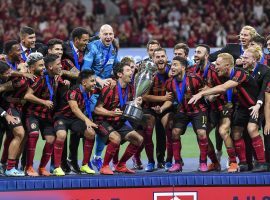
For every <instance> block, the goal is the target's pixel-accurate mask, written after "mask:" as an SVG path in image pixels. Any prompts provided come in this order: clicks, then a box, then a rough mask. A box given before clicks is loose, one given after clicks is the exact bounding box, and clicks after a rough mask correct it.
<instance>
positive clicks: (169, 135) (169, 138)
mask: <svg viewBox="0 0 270 200" xmlns="http://www.w3.org/2000/svg"><path fill="white" fill-rule="evenodd" d="M166 137H167V141H166V149H167V158H166V162H172V158H173V148H172V129H167V130H166Z"/></svg>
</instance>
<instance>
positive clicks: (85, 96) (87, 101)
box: [80, 85, 92, 119]
mask: <svg viewBox="0 0 270 200" xmlns="http://www.w3.org/2000/svg"><path fill="white" fill-rule="evenodd" d="M80 90H81V93H82V94H83V99H84V104H85V111H86V114H87V115H88V118H89V119H92V112H91V107H90V102H91V100H90V97H89V96H88V94H87V92H86V91H85V90H84V89H83V87H82V85H80Z"/></svg>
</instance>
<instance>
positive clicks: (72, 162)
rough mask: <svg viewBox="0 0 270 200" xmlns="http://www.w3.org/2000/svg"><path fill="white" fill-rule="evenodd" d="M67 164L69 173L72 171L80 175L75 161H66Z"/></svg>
mask: <svg viewBox="0 0 270 200" xmlns="http://www.w3.org/2000/svg"><path fill="white" fill-rule="evenodd" d="M67 163H68V165H69V167H70V169H71V171H73V172H74V173H76V174H80V173H81V170H80V167H79V165H78V161H77V160H70V159H67Z"/></svg>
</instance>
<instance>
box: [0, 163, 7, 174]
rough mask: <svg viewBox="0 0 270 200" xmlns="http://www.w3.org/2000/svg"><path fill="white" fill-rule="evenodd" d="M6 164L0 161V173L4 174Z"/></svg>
mask: <svg viewBox="0 0 270 200" xmlns="http://www.w3.org/2000/svg"><path fill="white" fill-rule="evenodd" d="M6 166H7V165H6V164H3V163H0V174H4V172H5V169H6Z"/></svg>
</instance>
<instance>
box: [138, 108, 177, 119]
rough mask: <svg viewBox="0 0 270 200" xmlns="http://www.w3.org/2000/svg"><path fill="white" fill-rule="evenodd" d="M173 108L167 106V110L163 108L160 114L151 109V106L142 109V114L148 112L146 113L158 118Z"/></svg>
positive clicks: (170, 111)
mask: <svg viewBox="0 0 270 200" xmlns="http://www.w3.org/2000/svg"><path fill="white" fill-rule="evenodd" d="M173 112H174V111H173V108H169V109H167V110H165V111H164V112H162V113H161V114H158V113H156V112H155V111H154V110H153V109H151V108H147V109H143V114H148V115H152V116H154V117H155V118H159V119H162V118H163V117H164V116H165V115H166V114H168V113H173Z"/></svg>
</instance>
